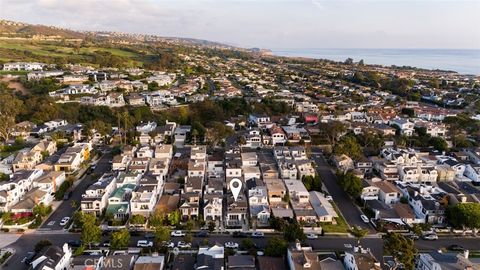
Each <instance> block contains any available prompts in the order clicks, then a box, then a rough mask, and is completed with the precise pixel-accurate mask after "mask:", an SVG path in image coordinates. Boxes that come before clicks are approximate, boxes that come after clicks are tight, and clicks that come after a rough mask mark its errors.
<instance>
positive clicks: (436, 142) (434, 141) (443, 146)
mask: <svg viewBox="0 0 480 270" xmlns="http://www.w3.org/2000/svg"><path fill="white" fill-rule="evenodd" d="M429 144H430V145H431V146H433V148H435V149H436V150H438V151H441V152H443V151H447V150H448V144H447V142H446V141H445V140H444V139H443V138H441V137H432V138H431V139H430V140H429Z"/></svg>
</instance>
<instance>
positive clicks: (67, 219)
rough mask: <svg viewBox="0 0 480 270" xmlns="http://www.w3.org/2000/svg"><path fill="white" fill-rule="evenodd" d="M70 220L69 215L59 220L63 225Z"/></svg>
mask: <svg viewBox="0 0 480 270" xmlns="http://www.w3.org/2000/svg"><path fill="white" fill-rule="evenodd" d="M69 220H70V217H64V218H62V220H60V226H65V225H67V223H68V221H69Z"/></svg>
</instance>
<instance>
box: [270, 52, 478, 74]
mask: <svg viewBox="0 0 480 270" xmlns="http://www.w3.org/2000/svg"><path fill="white" fill-rule="evenodd" d="M271 55H273V56H283V57H293V58H298V59H306V60H307V59H317V60H321V59H325V60H331V61H336V62H343V61H345V59H347V58H352V59H353V60H354V61H355V62H358V61H360V60H361V59H363V60H364V62H365V64H367V65H382V66H386V67H391V66H397V67H402V66H406V67H412V68H418V69H426V70H433V71H435V70H440V71H446V72H449V71H451V72H457V73H459V74H462V75H473V76H480V49H326V48H318V49H271Z"/></svg>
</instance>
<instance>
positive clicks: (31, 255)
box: [22, 251, 37, 264]
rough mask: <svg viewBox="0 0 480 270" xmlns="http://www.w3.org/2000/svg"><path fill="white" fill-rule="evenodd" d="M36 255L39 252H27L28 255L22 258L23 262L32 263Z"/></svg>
mask: <svg viewBox="0 0 480 270" xmlns="http://www.w3.org/2000/svg"><path fill="white" fill-rule="evenodd" d="M35 255H37V254H36V253H35V252H33V251H30V252H27V255H26V256H25V257H24V258H23V259H22V262H23V263H25V264H30V263H31V262H32V260H33V258H35Z"/></svg>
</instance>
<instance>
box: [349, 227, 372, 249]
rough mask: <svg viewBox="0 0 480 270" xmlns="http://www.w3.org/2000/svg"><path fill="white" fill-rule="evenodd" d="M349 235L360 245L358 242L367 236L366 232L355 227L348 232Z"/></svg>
mask: <svg viewBox="0 0 480 270" xmlns="http://www.w3.org/2000/svg"><path fill="white" fill-rule="evenodd" d="M350 233H351V234H352V235H353V236H354V237H355V238H357V243H358V244H359V245H360V240H361V239H362V238H364V237H365V236H366V235H367V234H368V230H365V229H362V228H360V227H357V226H355V227H353V228H352V229H351V230H350Z"/></svg>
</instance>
